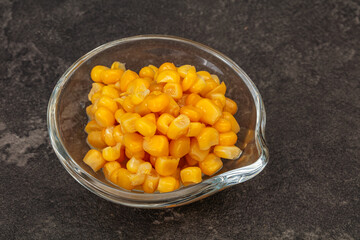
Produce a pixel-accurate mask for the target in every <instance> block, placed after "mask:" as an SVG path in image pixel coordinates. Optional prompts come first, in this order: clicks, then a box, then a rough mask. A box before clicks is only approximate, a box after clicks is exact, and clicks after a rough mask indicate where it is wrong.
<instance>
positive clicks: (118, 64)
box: [111, 61, 126, 71]
mask: <svg viewBox="0 0 360 240" xmlns="http://www.w3.org/2000/svg"><path fill="white" fill-rule="evenodd" d="M111 69H121V70H123V71H125V70H126V68H125V63H121V62H118V61H115V62H113V64H111Z"/></svg>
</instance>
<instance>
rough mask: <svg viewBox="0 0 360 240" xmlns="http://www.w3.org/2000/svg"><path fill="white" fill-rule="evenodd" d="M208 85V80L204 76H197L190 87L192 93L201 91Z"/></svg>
mask: <svg viewBox="0 0 360 240" xmlns="http://www.w3.org/2000/svg"><path fill="white" fill-rule="evenodd" d="M205 87H206V82H205V80H204V78H203V77H202V76H199V75H198V76H197V80H196V81H195V83H194V84H193V85H192V86H191V87H190V89H189V91H190V92H192V93H200V92H201V91H202V90H203V89H204V88H205Z"/></svg>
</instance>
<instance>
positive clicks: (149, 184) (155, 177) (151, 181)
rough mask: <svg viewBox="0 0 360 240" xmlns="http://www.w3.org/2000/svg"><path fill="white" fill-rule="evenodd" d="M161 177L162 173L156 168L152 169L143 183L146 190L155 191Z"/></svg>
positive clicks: (147, 191)
mask: <svg viewBox="0 0 360 240" xmlns="http://www.w3.org/2000/svg"><path fill="white" fill-rule="evenodd" d="M159 179H160V175H159V174H158V173H157V172H156V171H155V170H154V169H152V171H151V173H150V174H149V175H147V176H146V178H145V182H144V183H143V185H142V187H143V190H144V192H146V193H153V192H155V190H156V189H157V187H158V184H159Z"/></svg>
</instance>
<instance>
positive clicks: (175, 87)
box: [163, 82, 183, 99]
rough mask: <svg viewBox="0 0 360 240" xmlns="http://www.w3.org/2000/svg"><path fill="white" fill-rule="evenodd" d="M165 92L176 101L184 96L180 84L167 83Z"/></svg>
mask: <svg viewBox="0 0 360 240" xmlns="http://www.w3.org/2000/svg"><path fill="white" fill-rule="evenodd" d="M163 92H164V93H167V94H169V96H171V97H172V98H174V99H180V98H181V97H182V95H183V91H182V88H181V85H180V83H171V82H169V83H166V84H165V86H164V89H163Z"/></svg>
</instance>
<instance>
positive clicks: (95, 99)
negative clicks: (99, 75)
mask: <svg viewBox="0 0 360 240" xmlns="http://www.w3.org/2000/svg"><path fill="white" fill-rule="evenodd" d="M101 96H102V93H101V92H96V93H94V94H93V95H92V96H91V100H90V101H91V103H92V104H94V103H96V102H97V101H98V100H99V98H101Z"/></svg>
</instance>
